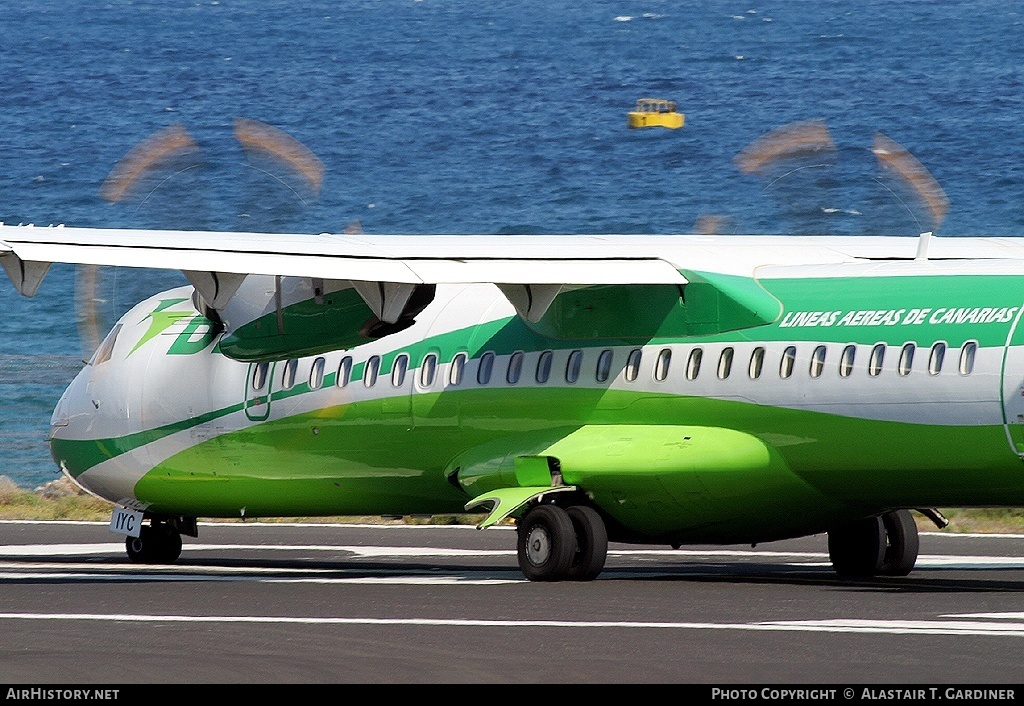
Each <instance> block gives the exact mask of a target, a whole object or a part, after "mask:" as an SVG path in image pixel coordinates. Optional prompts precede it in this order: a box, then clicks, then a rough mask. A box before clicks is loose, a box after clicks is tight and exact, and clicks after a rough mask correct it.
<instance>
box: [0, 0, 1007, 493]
mask: <svg viewBox="0 0 1024 706" xmlns="http://www.w3.org/2000/svg"><path fill="white" fill-rule="evenodd" d="M1022 12H1024V11H1022V10H1021V8H1020V7H1019V6H1018V5H1017V4H1015V3H1006V2H1002V1H996V0H975V1H972V2H954V1H949V2H925V1H922V0H864V1H862V2H857V3H851V2H847V1H846V0H843V1H840V0H815V1H813V2H812V1H810V0H803V1H801V0H794V1H791V2H785V3H779V2H753V1H749V2H738V1H731V0H711V1H707V0H588V2H576V1H575V0H571V1H570V0H544V1H543V2H541V1H539V0H518V1H509V2H500V1H498V0H352V1H350V2H336V1H333V0H332V1H330V2H328V1H326V0H304V2H302V3H297V2H293V1H292V0H214V1H209V0H206V1H201V2H184V1H181V0H109V1H107V2H96V1H94V0H59V1H58V0H5V2H4V3H3V4H2V5H0V32H2V36H3V49H2V50H0V221H4V222H6V223H9V224H11V223H14V224H16V223H21V222H24V223H29V222H32V223H35V224H37V225H41V224H49V223H65V224H67V225H71V226H91V227H146V228H197V229H218V230H246V231H260V230H265V231H273V232H322V231H340V230H342V229H343V228H344V227H345V226H346V225H348V224H350V223H352V222H354V221H359V222H360V223H361V225H362V227H363V229H364V230H365V231H366V232H367V233H371V234H372V233H381V234H384V233H427V234H432V233H487V234H493V235H494V237H501V235H503V234H512V233H525V234H533V233H652V234H660V233H685V232H690V231H692V230H693V229H694V227H695V224H696V223H697V222H698V221H699V219H702V218H704V217H707V216H714V217H716V218H717V222H718V223H720V225H719V230H720V232H724V233H789V234H802V233H831V234H840V235H841V234H858V233H880V234H904V235H905V234H916V233H918V232H920V231H922V230H931V229H934V230H935V231H936V233H937V234H938V235H940V236H962V235H1024V211H1022V208H1021V204H1022V196H1024V167H1022V164H1024V159H1022V158H1024V129H1022V125H1021V116H1022V114H1024V75H1022V66H1024V61H1022V58H1021V53H1020V47H1021V46H1024V41H1022V39H1024V24H1022V22H1024V14H1022ZM641 97H657V98H667V99H670V100H674V101H676V102H677V103H678V105H679V108H680V110H681V111H682V112H684V113H685V115H686V124H685V126H684V128H683V129H681V130H663V129H647V130H628V129H627V128H626V113H627V112H628V111H629V110H630V108H631V107H632V106H633V104H634V102H635V101H636V99H638V98H641ZM236 117H243V118H249V119H252V120H258V121H262V122H265V123H268V124H270V125H272V126H274V127H276V128H278V129H280V130H283V131H284V132H286V133H287V134H288V135H290V136H292V137H294V138H295V139H297V140H299V141H300V142H302V143H303V144H304V145H305V146H306V147H308V148H309V149H310V150H312V152H313V153H315V154H316V155H317V156H318V157H319V159H320V160H321V161H322V162H323V164H324V166H325V175H324V180H323V184H322V187H321V189H320V191H319V193H318V194H317V193H313V192H309V191H303V190H302V189H301V188H297V187H296V185H295V184H294V183H293V182H291V181H289V178H288V175H287V174H284V173H279V172H276V171H275V170H274V169H273V168H272V167H268V165H266V164H262V163H259V162H258V161H254V160H253V159H252V158H251V155H247V154H246V153H245V152H244V151H243V150H242V149H241V148H240V145H239V143H238V142H237V141H236V140H235V138H234V136H233V133H232V127H233V124H234V120H235V118H236ZM805 120H821V121H824V122H825V124H826V125H827V126H828V128H829V130H830V132H831V135H832V137H833V139H834V141H835V143H836V145H837V148H838V149H837V151H836V152H835V153H834V154H833V155H832V157H830V158H829V160H828V162H827V163H819V162H815V163H813V164H803V165H798V164H797V163H791V164H789V163H786V162H780V163H779V167H780V169H779V171H778V172H776V173H773V174H771V175H765V174H760V175H756V174H746V173H743V172H742V171H741V170H740V169H738V168H737V164H736V162H735V161H734V157H735V156H736V155H737V154H738V153H739V152H740V151H741V150H742V149H743V148H744V147H746V146H747V145H749V144H750V143H751V142H752V141H754V140H755V139H757V138H758V137H759V136H761V135H763V134H765V133H766V132H768V131H769V130H771V129H773V128H776V127H779V126H782V125H786V124H789V123H792V122H794V121H805ZM176 123H177V124H180V125H181V126H182V128H183V129H184V130H186V131H187V132H188V134H189V135H190V136H191V137H192V138H193V139H194V140H195V142H196V143H197V144H198V147H199V150H200V151H199V152H198V156H193V158H192V161H190V162H188V163H187V164H177V165H175V164H167V165H164V166H162V167H161V169H160V170H157V171H154V172H153V173H152V174H151V175H150V176H149V178H148V179H147V180H144V181H142V182H141V183H140V186H139V190H138V191H137V192H136V193H135V194H134V195H133V197H132V198H130V199H126V200H123V201H121V202H118V203H109V202H107V201H105V200H104V199H102V198H101V197H100V195H99V190H100V187H101V185H102V184H103V182H104V179H105V178H106V177H107V175H108V174H109V173H110V172H111V170H112V169H113V168H114V166H115V165H116V164H117V163H118V162H119V160H121V159H122V157H124V156H125V155H126V154H127V153H128V152H129V150H131V149H132V148H133V147H134V146H135V145H137V144H138V143H140V142H141V141H142V140H144V139H146V138H147V137H148V136H150V135H152V134H153V133H155V132H156V131H158V130H161V129H163V128H166V127H167V126H169V125H172V124H176ZM876 132H882V133H884V134H885V135H887V136H888V137H890V138H892V139H893V140H895V141H896V142H898V143H899V144H901V145H903V146H904V147H906V148H907V149H908V150H909V151H910V152H911V153H912V154H913V155H914V156H915V157H916V158H917V159H918V160H919V161H920V163H921V164H922V165H924V167H925V168H926V169H927V170H928V171H929V172H930V173H931V174H932V175H933V176H934V178H935V179H936V180H937V182H938V183H939V184H940V185H941V187H942V189H943V190H944V192H945V195H946V196H947V197H948V199H949V211H948V213H947V214H946V215H945V216H944V218H942V219H941V221H939V220H937V219H934V218H933V221H934V222H932V221H929V218H930V217H931V214H930V212H929V211H928V209H927V208H926V204H923V202H921V200H920V199H916V200H915V193H914V192H913V190H906V189H904V188H901V187H902V186H905V185H904V184H901V182H900V181H899V180H898V179H896V180H895V181H894V180H893V179H892V177H891V175H889V176H884V175H881V174H880V172H879V169H878V165H877V163H876V160H875V157H874V155H873V154H872V153H871V151H870V147H871V144H872V140H873V139H874V135H875V133H876ZM808 166H810V167H814V168H813V169H807V168H802V167H808ZM75 275H76V272H75V270H74V268H71V267H68V266H59V265H58V266H54V267H53V268H52V270H51V272H50V274H49V275H48V276H47V279H46V281H45V282H44V283H43V286H42V288H41V289H40V292H39V294H38V295H37V296H36V297H35V298H34V299H25V298H23V297H20V296H19V295H17V294H16V293H15V292H14V290H13V288H11V287H9V286H8V285H7V284H0V302H2V311H3V315H2V316H0V474H6V475H8V476H10V477H11V478H13V479H14V480H15V481H16V482H18V483H19V484H21V485H23V486H27V487H34V486H35V485H38V484H41V483H44V482H46V481H48V480H51V479H53V478H54V477H55V470H54V467H53V463H52V461H51V460H50V458H49V453H48V450H47V446H46V441H45V440H46V433H47V430H48V420H49V414H50V410H51V409H52V407H53V405H54V403H55V402H56V400H57V398H58V396H59V394H60V392H61V390H62V389H63V387H64V386H65V385H66V383H67V382H68V381H69V380H70V378H71V377H72V376H73V375H74V372H75V371H76V369H77V368H78V367H79V365H80V359H81V358H82V357H83V356H84V355H88V353H89V351H88V350H83V344H82V342H81V339H80V337H79V334H78V331H77V321H78V316H79V315H80V312H79V311H78V309H77V308H76V305H75ZM100 281H101V287H102V296H101V297H100V298H101V299H102V300H103V301H101V302H100V303H99V304H98V305H97V306H98V308H99V309H100V311H99V313H100V315H101V318H102V320H103V321H104V322H105V325H109V322H111V321H112V320H113V319H114V318H115V317H116V316H117V315H118V314H119V313H120V312H121V311H124V310H125V309H127V307H128V306H130V305H131V304H132V303H134V301H136V300H137V299H139V298H141V297H143V296H146V295H147V294H149V293H152V292H154V291H157V290H159V289H162V288H165V287H167V286H172V285H175V284H177V283H179V282H181V281H182V279H181V277H180V275H177V274H175V273H161V272H153V271H148V270H143V271H131V270H114V269H109V270H103V271H101V273H100ZM87 347H88V346H85V348H87Z"/></svg>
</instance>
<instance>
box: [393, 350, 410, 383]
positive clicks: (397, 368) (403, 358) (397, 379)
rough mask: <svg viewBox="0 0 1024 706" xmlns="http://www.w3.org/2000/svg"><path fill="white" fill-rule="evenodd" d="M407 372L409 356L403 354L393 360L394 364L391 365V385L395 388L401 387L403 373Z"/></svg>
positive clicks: (403, 378) (403, 380) (403, 379)
mask: <svg viewBox="0 0 1024 706" xmlns="http://www.w3.org/2000/svg"><path fill="white" fill-rule="evenodd" d="M408 370H409V356H407V355H406V354H405V353H403V354H402V355H400V356H398V357H397V358H395V362H394V363H392V364H391V384H392V385H394V386H395V387H401V386H402V383H404V382H405V373H406V371H408Z"/></svg>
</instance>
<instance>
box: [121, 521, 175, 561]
mask: <svg viewBox="0 0 1024 706" xmlns="http://www.w3.org/2000/svg"><path fill="white" fill-rule="evenodd" d="M124 545H125V551H126V552H127V553H128V558H129V559H130V560H131V561H132V562H134V563H136V564H173V563H174V562H175V561H177V560H178V557H179V556H181V533H180V532H179V531H178V530H177V529H175V528H174V527H172V526H171V525H169V524H167V523H166V522H154V523H153V524H150V525H143V526H142V530H141V531H140V532H139V536H138V537H128V538H127V539H126V540H125V543H124Z"/></svg>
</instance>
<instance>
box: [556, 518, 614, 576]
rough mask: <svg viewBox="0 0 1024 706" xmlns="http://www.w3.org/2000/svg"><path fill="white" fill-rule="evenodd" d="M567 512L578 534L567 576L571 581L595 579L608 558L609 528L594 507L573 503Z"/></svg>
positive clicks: (575, 532)
mask: <svg viewBox="0 0 1024 706" xmlns="http://www.w3.org/2000/svg"><path fill="white" fill-rule="evenodd" d="M566 512H567V513H568V515H569V519H570V520H571V521H572V528H573V532H574V534H575V535H576V551H575V552H574V553H573V559H572V563H571V564H570V565H569V570H568V572H567V573H566V578H568V579H569V580H570V581H593V580H594V579H595V578H597V575H598V574H600V573H601V569H603V568H604V562H605V559H607V558H608V530H607V529H605V526H604V520H602V519H601V516H600V515H599V514H597V511H596V510H594V509H593V508H590V507H587V506H586V505H573V506H572V507H570V508H569V509H568V510H566Z"/></svg>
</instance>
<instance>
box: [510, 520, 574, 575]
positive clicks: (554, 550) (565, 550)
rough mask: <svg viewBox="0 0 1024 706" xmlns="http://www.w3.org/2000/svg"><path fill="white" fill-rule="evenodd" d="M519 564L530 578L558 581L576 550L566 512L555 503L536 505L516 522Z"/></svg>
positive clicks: (570, 523) (570, 563) (565, 572)
mask: <svg viewBox="0 0 1024 706" xmlns="http://www.w3.org/2000/svg"><path fill="white" fill-rule="evenodd" d="M518 534H519V537H518V542H517V545H518V546H517V550H518V554H519V568H520V569H522V570H523V573H524V574H525V575H526V578H528V579H530V580H531V581H560V580H562V579H563V578H565V577H566V574H567V572H568V571H569V567H570V566H572V560H573V557H574V555H575V553H576V533H575V532H574V531H573V527H572V520H570V519H569V513H567V512H566V511H565V510H563V509H562V508H560V507H558V506H557V505H538V506H537V507H535V508H533V509H532V510H530V511H529V512H528V513H526V516H525V517H523V519H522V521H521V522H520V523H519V532H518Z"/></svg>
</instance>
